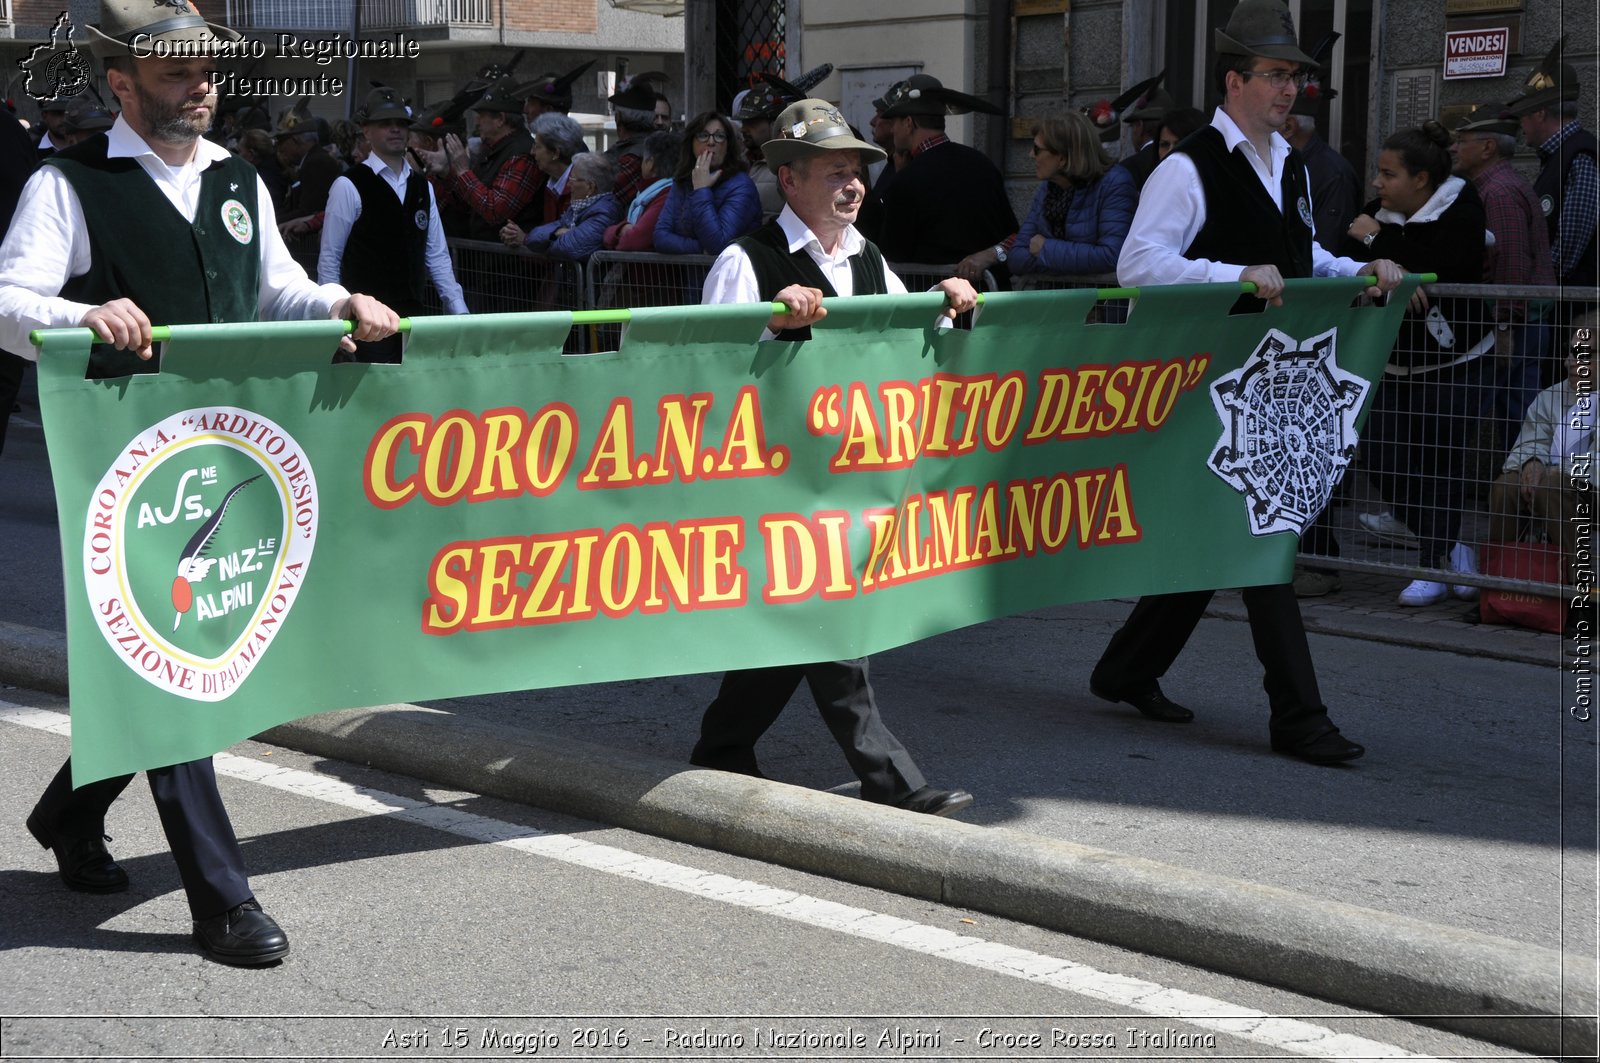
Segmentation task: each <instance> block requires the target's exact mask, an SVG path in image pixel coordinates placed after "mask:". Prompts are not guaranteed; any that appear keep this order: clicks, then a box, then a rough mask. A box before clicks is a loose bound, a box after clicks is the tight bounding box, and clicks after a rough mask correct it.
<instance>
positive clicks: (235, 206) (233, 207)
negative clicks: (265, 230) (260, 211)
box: [222, 199, 256, 244]
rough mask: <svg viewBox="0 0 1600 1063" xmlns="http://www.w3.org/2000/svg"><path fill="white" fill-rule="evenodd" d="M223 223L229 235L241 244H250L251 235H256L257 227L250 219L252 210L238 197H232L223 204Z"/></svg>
mask: <svg viewBox="0 0 1600 1063" xmlns="http://www.w3.org/2000/svg"><path fill="white" fill-rule="evenodd" d="M222 224H223V225H224V226H225V227H226V228H227V230H228V233H229V235H231V236H232V237H233V238H234V239H235V240H237V241H239V242H240V243H241V244H248V243H249V242H250V237H251V236H253V235H255V231H256V227H255V223H254V222H252V221H251V220H250V212H249V211H248V210H245V209H244V204H243V203H240V202H239V201H238V200H237V199H230V200H228V201H227V202H226V203H224V204H223V205H222Z"/></svg>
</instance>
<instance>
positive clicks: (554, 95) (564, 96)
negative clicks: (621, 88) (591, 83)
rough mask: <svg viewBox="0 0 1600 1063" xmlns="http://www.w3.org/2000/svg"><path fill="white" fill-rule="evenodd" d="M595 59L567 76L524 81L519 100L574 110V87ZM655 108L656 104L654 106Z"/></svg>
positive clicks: (568, 72)
mask: <svg viewBox="0 0 1600 1063" xmlns="http://www.w3.org/2000/svg"><path fill="white" fill-rule="evenodd" d="M594 63H595V61H594V60H593V59H591V60H589V61H588V62H587V63H584V64H583V65H582V66H580V67H575V68H574V69H572V70H569V71H567V72H566V73H565V74H562V75H560V76H557V75H555V74H545V75H543V76H542V77H536V78H534V79H533V80H532V81H524V82H523V83H522V84H520V85H518V86H517V88H516V96H517V99H519V100H538V101H539V102H540V103H542V104H544V105H545V106H546V107H555V108H558V109H560V110H563V111H570V110H572V85H573V83H574V82H576V81H577V80H578V79H579V78H580V77H582V76H583V74H584V72H585V71H586V70H588V69H589V68H590V67H592V66H594ZM652 106H654V104H652Z"/></svg>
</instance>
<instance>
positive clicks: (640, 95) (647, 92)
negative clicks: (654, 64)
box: [606, 70, 667, 111]
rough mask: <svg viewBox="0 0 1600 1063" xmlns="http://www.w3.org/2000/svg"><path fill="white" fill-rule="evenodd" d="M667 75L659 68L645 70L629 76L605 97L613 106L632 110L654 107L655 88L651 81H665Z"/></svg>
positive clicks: (646, 109) (650, 109) (647, 109)
mask: <svg viewBox="0 0 1600 1063" xmlns="http://www.w3.org/2000/svg"><path fill="white" fill-rule="evenodd" d="M666 80H667V75H665V74H663V73H662V72H661V71H659V70H646V71H645V72H644V73H642V74H635V75H633V77H631V78H629V79H628V80H627V81H626V82H625V83H624V84H623V85H622V87H621V88H619V89H618V90H617V91H616V92H613V93H612V94H611V95H609V96H607V97H606V102H607V103H609V104H611V106H613V107H626V108H628V109H629V110H632V111H653V110H655V109H656V95H657V93H656V88H655V86H654V84H653V82H657V81H666Z"/></svg>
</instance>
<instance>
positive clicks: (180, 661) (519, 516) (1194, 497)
mask: <svg viewBox="0 0 1600 1063" xmlns="http://www.w3.org/2000/svg"><path fill="white" fill-rule="evenodd" d="M1355 284H1356V282H1354V281H1351V280H1316V281H1311V280H1307V281H1294V282H1291V283H1290V285H1289V287H1288V289H1287V291H1286V294H1285V300H1284V305H1283V306H1282V307H1269V308H1267V309H1265V310H1264V311H1263V312H1261V313H1232V312H1231V311H1232V309H1233V307H1234V303H1235V301H1236V299H1237V297H1238V288H1237V287H1236V286H1233V285H1199V286H1185V287H1171V288H1151V289H1146V290H1144V291H1142V292H1141V293H1139V298H1138V299H1137V301H1136V302H1135V303H1134V305H1133V308H1132V310H1131V312H1130V313H1129V314H1128V315H1127V319H1126V320H1125V321H1121V322H1107V321H1104V320H1102V319H1103V318H1104V317H1105V316H1107V315H1106V314H1104V313H1103V312H1101V310H1100V309H1099V308H1098V307H1097V299H1096V293H1095V292H1094V291H1092V290H1088V291H1063V292H1018V293H998V294H990V295H988V296H987V297H986V301H985V305H984V307H983V308H982V309H981V311H980V313H979V314H978V316H977V320H976V324H975V325H974V327H973V328H972V329H971V330H970V331H961V330H953V331H948V332H944V331H939V330H936V329H934V328H933V327H932V322H933V321H934V319H935V317H936V312H937V309H938V307H939V305H940V304H941V302H942V296H940V295H938V294H936V293H935V294H928V293H922V294H917V295H905V296H877V297H870V298H860V299H845V300H837V301H833V302H830V311H831V312H830V314H829V316H828V317H827V319H826V320H825V321H824V322H822V323H821V324H820V325H818V326H817V327H815V328H814V329H813V335H812V338H811V339H809V340H806V341H803V342H792V343H790V342H785V343H780V342H759V341H758V340H757V336H758V335H759V333H760V330H761V328H762V326H763V324H764V323H765V321H766V318H767V316H768V315H769V313H770V311H769V309H768V307H767V306H766V305H765V304H759V305H747V306H716V307H665V308H651V309H647V310H637V311H634V312H633V320H632V322H631V324H630V325H629V327H628V329H627V332H626V333H625V335H624V338H623V343H622V345H621V350H619V351H615V352H610V353H603V354H595V355H585V356H567V355H563V354H562V346H563V343H564V341H565V340H566V338H567V335H568V333H569V331H570V328H571V323H572V316H571V315H570V314H565V313H560V314H519V315H509V314H507V315H485V316H474V317H465V318H448V319H445V318H440V319H419V320H417V321H415V322H414V323H413V330H412V334H411V337H410V340H409V342H408V344H407V347H406V350H405V355H404V360H403V362H402V363H401V364H399V365H354V364H334V363H333V361H332V356H333V353H334V349H335V346H336V343H337V339H338V335H339V332H340V325H339V324H338V323H337V322H295V323H286V324H253V325H233V326H230V325H198V326H181V327H175V328H174V329H173V330H172V334H173V338H172V339H171V341H170V342H169V343H167V344H166V345H165V348H164V350H163V352H162V360H161V365H160V372H157V373H152V374H145V375H138V376H133V377H128V378H122V379H118V380H110V381H90V380H85V379H84V368H85V365H86V364H87V361H88V356H89V340H90V335H91V334H90V333H89V332H88V330H83V329H77V330H64V331H62V332H57V333H49V334H46V335H45V336H44V342H43V344H42V346H41V351H40V361H39V376H40V400H41V408H42V411H43V413H44V421H45V432H46V437H47V441H48V445H49V447H50V454H51V467H52V471H53V475H54V477H55V486H56V498H57V505H58V511H59V514H60V522H61V529H62V548H63V553H64V555H65V557H66V558H67V563H66V564H65V565H64V566H63V569H64V574H65V579H66V603H67V631H68V640H69V649H70V673H71V674H70V681H71V687H72V702H73V770H74V777H75V779H76V781H77V782H78V783H79V784H82V783H84V782H87V781H91V780H93V779H97V778H103V777H106V776H109V775H117V774H122V773H126V772H131V771H136V770H139V769H142V768H148V767H156V766H159V765H162V764H170V763H175V762H179V761H184V760H191V759H195V758H197V757H203V756H206V755H209V754H211V753H214V752H216V751H218V750H220V749H224V748H226V747H227V746H229V745H232V744H233V743H235V742H237V741H239V740H241V739H244V738H247V737H249V736H251V735H254V734H257V733H259V732H261V731H263V730H265V729H267V728H269V727H271V726H273V725H275V724H278V723H282V722H284V721H287V720H291V719H295V718H297V717H300V716H304V715H308V714H311V713H316V712H321V711H325V710H330V709H337V708H346V707H350V706H358V705H373V704H386V703H391V702H397V701H418V700H429V699H437V698H446V697H458V696H466V695H471V694H479V693H486V692H491V691H501V690H514V689H524V688H540V687H553V686H560V685H564V684H574V683H595V682H604V681H609V680H621V679H640V678H646V677H650V676H662V675H673V674H682V673H692V672H713V671H721V670H725V669H729V668H747V667H760V666H766V665H778V664H792V663H799V662H805V661H813V660H831V659H837V658H842V657H855V656H860V655H862V654H866V653H872V652H876V651H879V650H883V649H887V648H890V647H893V646H897V645H902V644H905V643H907V642H911V641H915V640H917V639H921V638H925V637H928V636H930V635H934V634H938V633H940V632H944V631H949V630H951V629H954V628H957V627H962V626H965V625H968V624H975V623H979V622H982V621H985V620H989V619H992V618H995V617H999V616H1005V615H1008V614H1011V613H1017V612H1022V611H1026V610H1030V609H1036V608H1041V607H1044V606H1049V605H1054V604H1059V603H1063V602H1069V601H1076V600H1085V599H1097V598H1107V597H1117V596H1123V595H1135V594H1145V593H1152V592H1163V591H1181V590H1191V589H1196V588H1206V587H1232V586H1244V585H1250V584H1256V583H1265V582H1276V581H1281V580H1283V579H1286V578H1287V577H1288V574H1289V571H1290V568H1291V566H1292V564H1293V558H1294V553H1295V549H1296V546H1297V534H1298V533H1299V532H1300V531H1301V530H1302V529H1303V528H1304V527H1305V525H1306V524H1307V523H1308V522H1309V521H1310V520H1311V519H1313V518H1314V517H1315V515H1316V514H1317V513H1318V512H1319V511H1320V510H1321V509H1322V508H1323V507H1324V506H1325V505H1326V504H1327V501H1328V498H1329V497H1330V495H1331V492H1332V489H1333V485H1334V483H1335V482H1336V481H1337V480H1338V478H1339V476H1340V474H1341V473H1342V471H1343V469H1344V467H1345V465H1347V464H1348V462H1349V460H1350V458H1351V456H1352V454H1353V453H1354V448H1355V442H1356V428H1357V424H1358V421H1359V418H1360V416H1361V414H1362V412H1363V411H1364V410H1365V409H1366V408H1367V406H1368V405H1369V404H1370V401H1371V390H1372V389H1371V384H1370V381H1372V380H1374V379H1376V378H1377V376H1378V375H1379V374H1381V372H1382V367H1383V365H1384V363H1385V361H1386V360H1387V358H1388V353H1389V348H1390V346H1391V345H1392V343H1393V340H1394V336H1395V333H1396V330H1397V328H1398V323H1399V319H1400V315H1401V314H1402V313H1403V311H1404V307H1405V301H1406V300H1405V297H1406V296H1407V295H1408V294H1409V285H1408V286H1407V288H1405V289H1402V290H1401V291H1399V292H1397V293H1396V294H1395V296H1394V297H1392V298H1391V299H1390V300H1389V303H1388V305H1387V306H1384V307H1373V306H1359V305H1358V306H1353V305H1352V295H1353V292H1354V286H1355ZM1111 316H1115V315H1111ZM84 425H93V426H94V430H93V431H84V430H83V426H84ZM688 708H689V709H691V710H692V709H694V708H696V707H693V706H691V707H688Z"/></svg>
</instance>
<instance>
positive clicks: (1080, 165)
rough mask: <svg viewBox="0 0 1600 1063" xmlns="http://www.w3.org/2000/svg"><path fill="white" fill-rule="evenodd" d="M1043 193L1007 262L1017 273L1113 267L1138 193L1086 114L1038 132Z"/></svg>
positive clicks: (1066, 116)
mask: <svg viewBox="0 0 1600 1063" xmlns="http://www.w3.org/2000/svg"><path fill="white" fill-rule="evenodd" d="M1033 166H1034V171H1035V172H1036V173H1037V174H1038V175H1039V181H1040V184H1039V191H1038V192H1037V193H1035V195H1034V197H1033V206H1032V207H1030V208H1029V209H1028V218H1027V220H1026V221H1024V222H1023V223H1022V228H1021V229H1020V230H1018V232H1017V239H1016V243H1015V244H1014V245H1013V247H1012V249H1011V254H1010V256H1009V257H1008V258H1007V259H1006V265H1007V266H1009V267H1010V269H1011V272H1012V273H1063V274H1067V275H1070V276H1084V275H1087V274H1095V273H1114V272H1116V269H1117V255H1118V254H1120V253H1121V251H1122V242H1123V240H1125V239H1127V236H1128V226H1129V225H1130V224H1132V222H1133V209H1134V207H1136V206H1137V205H1138V200H1139V193H1138V191H1137V190H1136V189H1135V187H1134V183H1133V175H1132V174H1130V173H1129V172H1128V171H1127V169H1126V168H1124V167H1121V166H1117V165H1114V164H1113V162H1112V160H1111V156H1109V155H1107V154H1106V153H1105V149H1103V148H1102V147H1101V146H1100V138H1099V136H1098V135H1097V134H1096V133H1095V130H1094V126H1093V125H1092V124H1090V122H1089V119H1088V118H1086V117H1084V116H1083V115H1081V114H1079V113H1078V112H1077V111H1068V112H1065V113H1063V114H1058V115H1053V116H1051V117H1049V118H1046V119H1043V120H1042V121H1041V122H1040V123H1039V124H1038V125H1037V126H1035V127H1034V130H1033Z"/></svg>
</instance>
